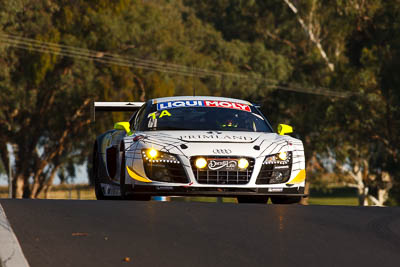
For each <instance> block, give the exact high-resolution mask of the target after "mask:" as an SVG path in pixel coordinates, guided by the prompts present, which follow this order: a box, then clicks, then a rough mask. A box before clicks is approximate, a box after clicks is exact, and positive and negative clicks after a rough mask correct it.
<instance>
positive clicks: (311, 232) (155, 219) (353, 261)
mask: <svg viewBox="0 0 400 267" xmlns="http://www.w3.org/2000/svg"><path fill="white" fill-rule="evenodd" d="M0 204H1V205H2V206H3V208H4V210H5V213H6V215H7V217H8V219H9V221H10V223H11V226H12V228H13V230H14V232H15V234H16V236H17V238H18V240H19V242H20V244H21V247H22V250H23V252H24V254H25V257H26V258H27V260H28V262H29V264H30V266H32V267H35V266H38V267H39V266H40V267H45V266H191V267H194V266H318V267H321V266H379V267H383V266H400V208H373V207H369V208H366V207H342V206H300V205H294V206H293V205H292V206H285V205H257V204H233V203H232V204H230V203H193V202H192V203H188V202H133V201H71V200H0ZM0 248H1V246H0ZM124 259H125V260H124Z"/></svg>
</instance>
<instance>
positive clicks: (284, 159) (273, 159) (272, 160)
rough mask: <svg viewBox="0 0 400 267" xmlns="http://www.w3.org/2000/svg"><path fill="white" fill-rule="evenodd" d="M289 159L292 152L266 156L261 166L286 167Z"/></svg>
mask: <svg viewBox="0 0 400 267" xmlns="http://www.w3.org/2000/svg"><path fill="white" fill-rule="evenodd" d="M291 159H292V152H291V151H284V152H279V153H277V154H274V155H269V156H266V157H265V160H264V163H263V164H279V165H286V164H289V163H290V161H291Z"/></svg>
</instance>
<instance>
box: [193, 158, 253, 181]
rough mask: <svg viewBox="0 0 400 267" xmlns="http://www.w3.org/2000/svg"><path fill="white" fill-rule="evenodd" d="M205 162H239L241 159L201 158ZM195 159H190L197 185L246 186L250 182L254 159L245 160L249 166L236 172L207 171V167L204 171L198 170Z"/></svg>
mask: <svg viewBox="0 0 400 267" xmlns="http://www.w3.org/2000/svg"><path fill="white" fill-rule="evenodd" d="M202 157H204V158H205V159H206V160H207V161H208V160H209V159H227V160H239V159H240V158H243V157H226V156H202ZM196 159H197V157H192V158H191V159H190V164H191V166H192V170H193V174H194V177H195V178H196V181H197V182H198V183H199V184H224V185H232V184H247V183H248V182H249V181H250V178H251V174H252V173H253V168H254V159H252V158H245V159H247V160H248V161H249V166H248V167H247V169H246V170H237V171H226V170H225V171H219V170H209V169H208V168H207V167H206V168H204V169H198V168H197V167H196V165H195V161H196Z"/></svg>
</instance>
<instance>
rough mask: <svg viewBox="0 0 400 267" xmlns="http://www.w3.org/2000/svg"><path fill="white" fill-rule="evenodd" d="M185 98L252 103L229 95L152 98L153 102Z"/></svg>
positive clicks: (183, 99) (182, 99)
mask: <svg viewBox="0 0 400 267" xmlns="http://www.w3.org/2000/svg"><path fill="white" fill-rule="evenodd" d="M185 100H210V101H227V102H235V103H239V104H247V105H251V103H250V102H249V101H246V100H242V99H236V98H229V97H216V96H171V97H161V98H155V99H153V100H152V103H153V104H156V103H162V102H169V101H185Z"/></svg>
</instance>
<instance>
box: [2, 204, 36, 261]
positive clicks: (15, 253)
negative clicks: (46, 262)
mask: <svg viewBox="0 0 400 267" xmlns="http://www.w3.org/2000/svg"><path fill="white" fill-rule="evenodd" d="M0 267H29V264H28V261H27V260H26V258H25V256H24V253H22V249H21V247H20V245H19V242H18V240H17V237H16V236H15V234H14V232H13V230H12V228H11V225H10V223H9V222H8V220H7V217H6V214H5V212H4V209H3V207H2V206H1V204H0Z"/></svg>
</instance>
